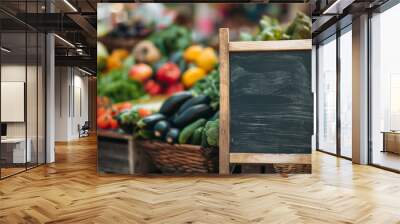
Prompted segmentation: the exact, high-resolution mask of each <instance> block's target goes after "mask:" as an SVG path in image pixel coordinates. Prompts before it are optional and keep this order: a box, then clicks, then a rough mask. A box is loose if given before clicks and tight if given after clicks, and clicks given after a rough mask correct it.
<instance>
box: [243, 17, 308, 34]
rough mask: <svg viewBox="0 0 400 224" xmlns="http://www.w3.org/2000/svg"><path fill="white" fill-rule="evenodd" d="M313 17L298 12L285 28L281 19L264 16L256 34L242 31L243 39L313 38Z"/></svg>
mask: <svg viewBox="0 0 400 224" xmlns="http://www.w3.org/2000/svg"><path fill="white" fill-rule="evenodd" d="M311 24H312V23H311V19H310V17H308V16H307V15H306V14H304V13H301V12H298V13H297V15H296V18H295V19H294V20H293V21H292V22H291V24H290V25H289V26H288V27H286V28H284V27H282V26H281V25H280V23H279V21H278V20H277V19H275V18H271V17H269V16H263V17H262V19H261V20H260V23H259V27H258V30H257V32H256V33H255V34H251V33H248V32H242V33H241V34H240V40H242V41H254V40H255V41H265V40H296V39H309V38H311Z"/></svg>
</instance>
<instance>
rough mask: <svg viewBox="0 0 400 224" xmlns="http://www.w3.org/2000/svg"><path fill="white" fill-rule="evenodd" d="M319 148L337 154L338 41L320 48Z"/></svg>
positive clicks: (330, 42)
mask: <svg viewBox="0 0 400 224" xmlns="http://www.w3.org/2000/svg"><path fill="white" fill-rule="evenodd" d="M318 63H319V65H318V94H319V95H318V107H319V108H318V147H319V149H321V150H324V151H327V152H331V153H336V40H335V38H333V40H332V41H329V42H328V43H326V44H323V45H320V46H319V48H318Z"/></svg>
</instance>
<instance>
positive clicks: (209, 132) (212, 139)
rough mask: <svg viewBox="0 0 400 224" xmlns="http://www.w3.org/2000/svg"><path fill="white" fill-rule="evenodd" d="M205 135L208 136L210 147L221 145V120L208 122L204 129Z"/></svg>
mask: <svg viewBox="0 0 400 224" xmlns="http://www.w3.org/2000/svg"><path fill="white" fill-rule="evenodd" d="M204 131H205V134H206V136H207V143H208V144H209V145H210V146H218V145H219V139H218V138H219V119H216V120H214V121H208V122H207V123H206V126H205V128H204Z"/></svg>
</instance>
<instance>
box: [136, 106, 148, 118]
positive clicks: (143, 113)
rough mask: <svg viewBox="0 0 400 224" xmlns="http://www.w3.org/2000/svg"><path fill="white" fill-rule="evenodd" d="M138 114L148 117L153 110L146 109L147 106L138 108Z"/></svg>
mask: <svg viewBox="0 0 400 224" xmlns="http://www.w3.org/2000/svg"><path fill="white" fill-rule="evenodd" d="M138 114H139V116H140V117H141V118H143V117H147V116H149V115H151V110H149V109H146V108H140V109H138Z"/></svg>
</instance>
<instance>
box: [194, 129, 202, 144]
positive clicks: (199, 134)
mask: <svg viewBox="0 0 400 224" xmlns="http://www.w3.org/2000/svg"><path fill="white" fill-rule="evenodd" d="M203 129H204V127H198V128H197V129H196V130H195V131H194V133H193V135H192V138H191V143H192V145H201V137H202V134H203Z"/></svg>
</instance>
